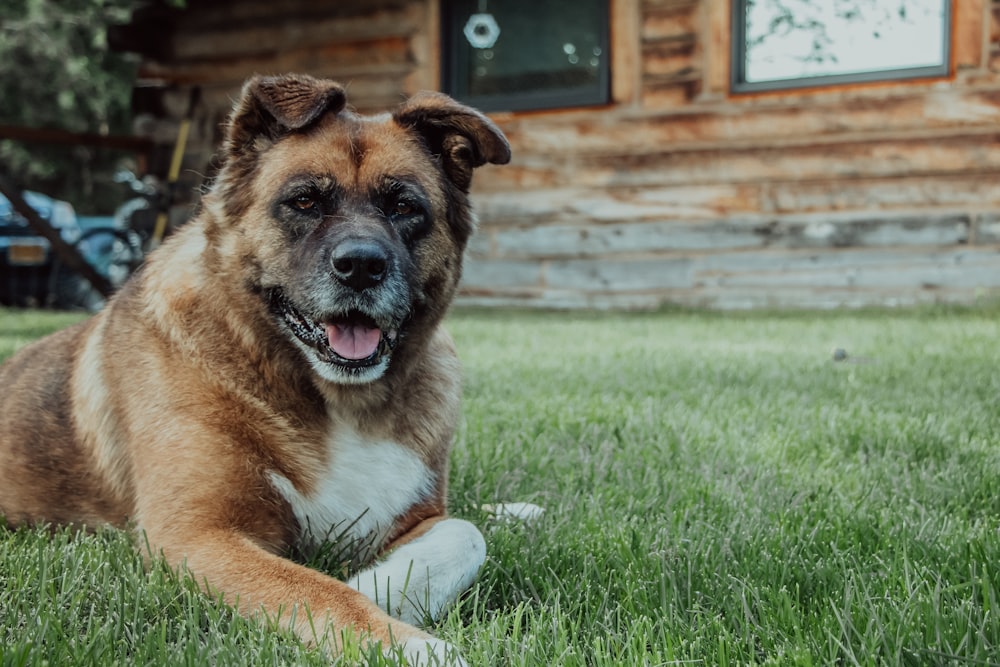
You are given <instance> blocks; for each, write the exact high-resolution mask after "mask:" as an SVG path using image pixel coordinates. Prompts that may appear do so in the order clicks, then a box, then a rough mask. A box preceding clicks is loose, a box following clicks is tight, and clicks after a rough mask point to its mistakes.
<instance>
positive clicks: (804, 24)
mask: <svg viewBox="0 0 1000 667" xmlns="http://www.w3.org/2000/svg"><path fill="white" fill-rule="evenodd" d="M949 8H950V0H734V2H733V11H734V18H735V19H736V20H734V27H735V32H734V35H733V39H734V51H733V57H734V63H733V64H734V87H735V88H736V90H755V89H777V88H790V87H799V86H803V85H823V84H824V83H840V82H850V81H870V80H880V79H894V78H912V77H919V76H941V75H944V74H947V72H948V44H949V40H948V36H949V35H948V33H949V15H948V13H949Z"/></svg>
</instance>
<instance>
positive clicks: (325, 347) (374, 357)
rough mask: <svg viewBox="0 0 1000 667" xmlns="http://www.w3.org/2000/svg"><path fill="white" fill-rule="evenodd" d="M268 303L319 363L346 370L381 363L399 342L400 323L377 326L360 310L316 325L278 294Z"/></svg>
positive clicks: (270, 298) (270, 296)
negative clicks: (315, 355) (316, 356)
mask: <svg viewBox="0 0 1000 667" xmlns="http://www.w3.org/2000/svg"><path fill="white" fill-rule="evenodd" d="M269 302H270V305H271V310H272V312H274V314H275V315H276V316H278V317H280V318H281V320H282V321H284V323H285V324H286V325H287V326H288V328H289V330H290V331H291V332H292V334H294V335H295V337H296V338H297V339H299V341H301V342H302V343H303V344H304V345H306V346H307V347H309V348H310V349H312V350H313V351H315V352H316V353H317V355H318V357H319V359H320V360H321V361H323V362H326V363H328V364H333V365H335V366H339V367H341V368H343V369H345V370H353V369H363V368H367V367H370V366H375V365H377V364H379V363H381V362H382V360H383V359H384V358H386V357H388V356H389V355H390V354H392V351H393V350H394V349H395V347H396V344H397V343H398V342H399V326H400V323H392V322H381V323H380V322H376V321H375V318H373V317H372V316H370V315H368V314H366V313H363V312H361V311H360V310H350V311H348V312H346V313H345V314H343V315H337V316H330V317H325V318H323V319H322V320H321V321H316V320H314V319H312V318H311V317H309V316H307V315H306V314H305V313H303V312H302V311H301V310H299V309H298V308H297V307H295V305H294V304H293V303H292V302H291V301H290V300H289V299H288V297H287V296H285V294H284V293H283V292H282V291H280V290H277V289H275V290H272V291H271V292H270V295H269Z"/></svg>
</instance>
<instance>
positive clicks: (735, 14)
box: [729, 0, 955, 94]
mask: <svg viewBox="0 0 1000 667" xmlns="http://www.w3.org/2000/svg"><path fill="white" fill-rule="evenodd" d="M746 2H747V0H731V2H730V5H729V8H730V31H729V44H730V53H729V90H730V92H731V93H733V94H741V93H760V92H780V91H790V92H794V91H796V90H800V89H802V88H821V87H822V88H825V87H828V86H843V85H848V84H855V83H876V82H894V81H910V80H913V79H943V78H947V77H948V76H950V75H951V71H952V59H953V52H954V49H953V43H952V32H953V26H954V22H955V16H954V14H955V8H954V4H953V3H952V2H951V1H950V0H944V8H945V12H944V22H943V25H942V26H941V30H942V32H943V35H942V38H943V39H942V49H941V50H942V52H943V53H942V55H943V56H944V57H943V58H942V61H943V62H942V64H940V65H927V66H923V67H905V68H896V69H883V70H877V71H869V72H851V73H846V74H823V75H814V76H805V77H801V78H797V79H772V80H768V81H753V82H750V81H745V80H744V79H745V78H746V51H747V48H746V45H747V34H746V32H747V25H746V23H747V21H746Z"/></svg>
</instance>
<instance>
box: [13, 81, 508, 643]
mask: <svg viewBox="0 0 1000 667" xmlns="http://www.w3.org/2000/svg"><path fill="white" fill-rule="evenodd" d="M344 105H345V97H344V92H343V90H342V89H341V87H340V86H339V85H337V84H335V83H333V82H328V81H319V80H316V79H312V78H310V77H305V76H286V77H276V78H266V79H264V78H256V79H253V80H251V81H250V82H248V84H247V85H246V87H245V88H244V93H243V95H242V97H241V98H240V100H239V102H238V103H237V105H236V108H235V110H234V112H233V116H232V117H231V119H230V122H229V125H228V127H227V139H226V144H225V146H224V149H223V154H222V158H223V166H222V169H221V172H220V175H219V177H218V179H217V181H216V182H215V184H214V185H213V187H212V189H211V191H210V192H209V193H208V194H207V195H206V197H205V200H204V203H203V210H202V212H201V213H200V214H199V215H198V216H197V218H196V219H195V220H194V221H192V222H191V223H189V224H188V225H186V226H185V227H183V228H182V229H181V230H180V231H179V232H178V233H177V234H175V235H174V236H173V237H172V238H171V239H170V240H169V241H168V242H167V243H166V244H164V246H163V247H162V248H161V249H160V250H158V251H157V252H156V253H154V254H153V255H152V256H151V257H150V258H149V260H148V262H147V264H146V266H145V267H144V268H143V270H142V271H141V272H140V273H139V274H138V275H137V276H135V277H134V278H133V280H132V281H131V282H130V283H129V284H128V285H127V286H126V287H125V288H124V289H123V291H122V292H121V293H120V294H118V295H117V297H116V298H114V299H113V300H112V301H111V302H110V303H109V305H108V306H107V307H106V308H105V309H104V310H103V311H102V312H101V313H99V314H98V315H96V316H95V317H94V318H92V319H91V320H89V321H87V322H85V323H83V324H81V325H78V326H75V327H73V328H71V329H67V330H65V331H62V332H59V333H57V334H54V335H52V336H50V337H48V338H45V339H43V340H41V341H39V342H36V343H34V344H32V345H29V346H28V347H26V348H24V349H23V350H21V351H20V352H19V353H18V354H17V355H15V356H14V357H13V358H12V359H10V360H9V361H8V362H7V363H6V364H5V365H3V366H2V367H0V386H2V387H3V388H4V390H3V393H2V394H0V514H2V515H4V516H5V517H6V520H7V522H8V523H10V524H19V523H25V522H28V523H39V522H51V523H57V524H64V523H77V524H86V525H91V526H93V525H96V524H100V523H109V524H113V525H117V526H123V525H125V524H126V523H127V522H130V521H131V522H135V525H137V526H138V527H139V528H140V529H141V530H143V531H145V536H146V539H147V540H148V542H149V544H150V545H151V546H152V547H153V549H154V550H155V551H156V552H161V551H162V553H163V555H164V556H165V557H166V558H167V559H168V561H169V562H171V563H173V564H175V565H180V564H182V563H186V565H187V567H188V568H190V570H191V571H192V572H193V574H194V575H195V577H196V578H197V580H198V581H204V582H207V585H208V587H209V588H210V589H211V590H212V591H213V592H220V593H222V594H223V595H224V597H225V599H226V600H228V601H230V602H236V600H237V598H238V599H239V607H240V610H241V611H243V612H244V613H247V614H249V615H255V614H257V613H260V612H261V611H262V612H264V613H265V614H267V615H269V616H270V617H276V616H277V615H278V613H279V610H284V613H283V614H282V622H283V623H285V624H286V625H291V621H290V620H289V618H290V615H289V613H288V612H289V610H290V609H292V608H297V609H301V608H303V607H307V608H308V610H309V611H310V612H311V613H312V615H313V616H314V618H315V620H318V621H320V623H318V624H317V625H316V627H319V628H322V627H324V626H323V624H322V621H323V620H327V621H329V622H330V630H329V635H328V636H326V637H320V638H319V639H330V638H334V639H335V638H336V636H337V632H338V631H339V630H340V629H342V628H345V627H353V628H355V629H356V630H358V631H360V632H362V633H369V634H370V636H371V637H372V638H373V639H375V640H381V641H383V642H388V641H389V638H390V634H391V635H392V637H394V638H395V639H396V640H400V639H407V638H412V637H425V636H426V635H424V634H423V633H422V632H421V631H419V630H417V629H416V628H413V627H411V626H409V625H406V624H404V623H402V622H400V621H397V620H394V619H392V618H390V617H389V616H387V615H386V614H385V613H384V612H383V611H381V610H380V609H379V608H378V607H377V606H376V605H375V604H374V603H373V602H371V601H370V600H368V599H367V598H366V597H365V596H364V595H362V594H361V593H358V592H357V591H355V590H353V589H351V588H350V587H348V586H347V585H345V584H344V583H342V582H340V581H337V580H334V579H332V578H330V577H328V576H326V575H323V574H321V573H319V572H316V571H313V570H310V569H307V568H305V567H303V566H301V565H298V564H295V563H293V562H291V561H290V560H287V559H285V558H284V557H283V554H285V553H286V552H287V550H288V548H289V547H290V545H291V544H292V543H293V542H294V541H295V540H296V539H297V538H298V537H299V536H300V534H301V529H302V526H299V525H298V522H297V521H296V518H295V515H294V514H293V511H292V507H291V506H290V504H289V502H288V501H287V500H286V499H285V497H283V496H282V494H281V493H280V492H279V491H278V490H276V488H275V486H274V484H273V483H272V482H271V481H270V480H271V478H270V477H269V475H272V474H280V475H281V476H283V477H284V478H285V479H287V480H288V481H289V482H290V483H291V484H292V485H293V486H294V487H295V489H296V490H297V491H298V492H300V493H302V494H304V495H307V496H308V495H309V494H310V493H313V492H314V491H315V490H316V485H317V484H318V483H319V482H318V478H317V474H318V473H317V471H318V470H322V469H324V468H326V467H330V466H331V465H333V466H335V465H336V464H337V463H336V461H331V460H330V457H331V456H332V454H331V449H330V444H329V442H328V440H327V438H328V437H329V434H330V433H333V432H336V431H335V430H334V429H335V427H336V426H337V425H339V424H347V425H349V426H350V428H351V429H353V430H354V431H355V432H357V433H359V434H361V436H362V437H364V438H365V439H366V441H368V440H371V441H376V440H388V441H392V442H393V443H399V444H401V445H402V446H404V447H406V448H408V450H409V451H412V452H415V453H416V455H417V456H418V457H419V460H421V461H422V462H423V464H424V465H425V466H426V467H427V469H428V470H429V471H430V472H431V473H432V478H433V480H434V481H433V487H432V488H431V490H430V491H429V492H428V493H426V494H424V496H423V497H422V498H421V500H420V501H419V502H417V503H415V504H414V505H413V506H411V507H410V509H409V510H407V511H405V512H403V513H402V514H400V515H399V516H398V517H396V519H395V525H394V526H392V527H391V530H388V531H387V532H386V534H385V536H384V537H385V540H386V543H387V544H388V543H390V542H391V543H394V544H404V543H406V542H407V541H409V540H412V539H414V538H416V537H418V536H419V535H422V534H424V533H425V532H426V531H427V530H428V528H429V527H430V526H432V525H433V523H434V522H435V521H437V520H439V519H440V518H442V517H443V516H444V515H445V497H446V480H447V461H448V450H449V446H450V441H451V437H452V434H453V430H454V427H455V422H456V418H457V413H458V400H459V377H458V370H459V369H458V364H457V360H456V357H455V350H454V347H453V345H452V344H451V341H450V339H449V338H448V335H447V334H446V333H445V332H444V331H443V329H441V327H440V322H441V319H442V318H443V316H444V314H445V311H446V309H447V308H448V305H449V303H450V301H451V298H452V295H453V293H454V291H455V287H456V285H457V283H458V280H459V277H460V273H461V260H462V254H463V251H464V248H465V244H466V241H467V240H468V237H469V235H470V234H471V232H472V229H473V222H472V220H471V217H470V211H469V205H468V200H467V195H466V192H467V189H468V186H469V183H470V179H471V175H472V170H473V169H474V168H475V167H478V166H480V165H482V164H484V163H486V162H494V163H502V162H506V161H507V159H508V158H509V148H508V147H507V143H506V140H505V139H504V138H503V135H502V134H500V132H499V131H498V130H497V129H496V128H495V127H494V126H493V124H492V123H491V122H490V121H489V120H487V119H486V118H485V117H483V116H482V115H480V114H478V113H477V112H475V111H473V110H471V109H468V108H466V107H463V106H461V105H459V104H457V103H455V102H454V101H452V100H450V99H449V98H447V97H445V96H442V95H437V94H424V95H421V96H417V97H415V98H413V99H411V100H410V101H408V102H406V103H404V104H403V105H402V106H401V107H400V108H399V109H397V110H396V112H395V113H394V114H393V115H391V116H390V115H385V116H381V117H376V118H368V117H360V116H356V115H355V114H353V113H351V112H349V111H347V110H345V108H344ZM300 175H305V176H306V177H307V178H308V179H311V180H309V182H310V183H318V184H319V185H320V186H322V187H325V185H324V184H327V183H336V185H337V188H338V190H337V195H336V197H333V196H332V195H331V197H330V199H329V202H328V200H327V199H323V200H322V203H323V205H328V206H330V207H333V208H331V210H330V211H327V214H326V215H324V216H323V218H322V219H321V220H320V219H317V222H316V224H315V225H312V224H301V221H300V220H299V219H298V218H296V217H295V215H298V214H294V215H293V214H289V213H288V212H287V211H289V210H291V209H289V208H288V205H287V202H285V203H282V201H283V200H282V199H281V197H282V196H283V195H282V194H281V192H279V191H278V189H280V188H281V187H283V184H286V183H288V182H289V179H295V178H297V177H298V176H300ZM386 178H393V179H400V180H404V181H406V182H407V183H412V184H415V187H418V188H419V189H421V191H422V192H423V193H425V194H426V203H427V207H428V208H427V211H426V217H427V218H428V223H429V224H428V225H427V229H426V232H425V233H424V232H421V233H422V234H423V235H422V236H420V237H419V238H416V240H410V241H407V242H406V243H404V242H403V241H401V240H400V239H399V238H397V236H399V234H396V232H394V231H391V230H390V231H385V230H387V229H389V227H388V226H387V225H388V223H386V222H385V220H384V219H383V218H382V217H380V216H382V215H383V214H385V211H383V210H381V209H380V208H379V206H378V205H376V203H377V202H376V203H373V202H372V196H373V195H372V194H371V193H372V192H375V191H376V190H377V189H378V188H379V187H382V186H381V185H380V183H382V181H384V180H385V179H386ZM324 196H325V195H324ZM380 201H381V200H380ZM289 221H291V222H289ZM355 228H356V230H361V231H359V232H358V233H364V234H368V233H369V232H371V233H373V234H375V235H376V236H377V238H379V239H383V240H384V243H385V245H386V247H390V248H391V249H392V251H393V252H395V253H399V254H401V255H405V256H402V257H399V258H398V259H399V262H400V264H401V265H404V264H405V266H406V267H408V268H407V273H406V275H405V279H406V282H407V285H408V287H409V292H408V294H409V303H408V304H406V305H407V308H408V314H407V316H406V319H405V321H404V324H402V325H401V333H400V341H399V344H398V346H397V348H396V349H395V350H394V351H393V352H392V354H391V358H390V360H389V364H388V367H387V368H386V370H385V372H384V374H383V375H381V376H380V377H378V378H376V379H373V380H371V381H367V382H361V383H355V384H343V383H338V382H331V381H328V380H327V379H324V378H323V377H320V376H319V375H317V373H316V372H315V371H314V370H313V368H311V367H310V365H309V364H308V363H306V361H305V358H304V353H303V351H302V350H300V349H299V348H297V347H296V346H295V345H294V344H293V341H292V340H290V335H289V333H288V332H287V331H286V330H283V329H282V325H281V324H280V318H279V317H278V315H276V314H275V312H274V311H273V309H272V308H271V307H270V306H269V302H268V294H269V293H270V292H269V290H271V289H272V288H275V287H280V288H282V289H285V290H287V291H290V292H292V291H295V290H299V291H301V292H302V294H304V295H305V298H307V299H316V300H322V299H325V298H327V296H326V295H325V294H324V292H323V290H319V289H308V288H307V285H308V284H310V281H320V280H321V279H322V280H327V279H328V276H320V277H318V278H317V277H316V276H317V274H322V273H323V271H324V270H325V269H324V268H323V267H324V266H326V264H324V261H325V258H326V257H327V255H326V253H328V252H329V247H330V246H331V244H333V243H335V242H336V240H337V239H338V238H339V236H338V235H343V234H347V233H348V232H349V231H350V230H354V229H355ZM345 230H347V231H345ZM351 233H353V232H351ZM379 234H381V236H378V235H379ZM404 246H405V247H404ZM393 257H394V258H395V257H396V255H393ZM317 284H319V283H317ZM324 284H325V283H324ZM317 321H318V320H317ZM383 546H384V545H383ZM303 618H304V614H301V613H300V614H299V619H300V620H299V622H297V623H296V624H295V625H296V627H295V629H296V630H297V631H298V632H299V633H300V634H301V635H302V636H303V637H304V638H305V639H307V640H311V639H314V638H313V637H312V631H311V630H310V629H309V626H308V624H307V623H304V622H303V621H302V619H303Z"/></svg>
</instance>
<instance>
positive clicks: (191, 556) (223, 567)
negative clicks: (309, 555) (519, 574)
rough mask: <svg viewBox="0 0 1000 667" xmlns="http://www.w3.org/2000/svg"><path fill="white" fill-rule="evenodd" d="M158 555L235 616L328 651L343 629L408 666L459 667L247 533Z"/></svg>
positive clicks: (428, 642) (435, 645)
mask: <svg viewBox="0 0 1000 667" xmlns="http://www.w3.org/2000/svg"><path fill="white" fill-rule="evenodd" d="M470 526H471V524H470ZM473 530H474V528H473ZM480 540H482V538H480ZM154 543H155V542H154ZM160 544H161V546H163V544H162V542H160ZM162 551H163V554H164V555H165V556H166V557H167V559H168V560H169V561H171V562H175V563H176V562H181V561H182V562H184V564H185V565H186V567H187V569H188V570H189V571H190V572H191V574H192V575H193V576H194V577H195V579H196V580H197V581H198V582H199V583H200V584H201V585H202V586H203V587H204V588H206V589H207V590H208V591H209V592H210V593H211V594H219V593H221V594H222V595H223V596H224V600H225V601H226V602H227V603H230V604H233V605H235V606H236V607H237V609H238V611H239V612H240V614H242V615H244V616H248V617H251V618H253V617H257V616H260V615H261V614H263V616H264V617H265V618H266V619H267V621H268V622H271V623H276V624H277V625H279V626H280V627H283V628H287V629H290V630H292V631H294V632H295V633H296V634H297V635H299V637H300V638H302V640H303V641H305V642H306V643H308V644H316V645H319V646H323V647H324V648H326V649H327V650H329V651H331V653H333V654H338V653H339V652H340V650H341V649H340V642H341V641H342V637H341V632H342V631H343V630H345V629H351V630H353V631H354V632H355V633H357V635H358V636H359V637H360V638H361V639H362V640H363V641H378V642H381V644H382V649H383V650H384V651H387V652H388V651H390V647H391V646H392V645H393V644H395V645H398V646H399V647H401V649H402V651H403V653H404V655H405V656H406V658H407V661H408V663H409V664H410V665H411V666H412V667H417V666H423V665H434V664H438V665H465V663H464V662H463V661H462V660H461V658H460V657H459V656H458V653H457V650H456V649H455V648H454V647H453V646H451V645H450V644H448V643H447V642H444V641H441V640H438V639H435V638H433V637H431V636H430V635H428V634H427V633H425V632H423V631H421V630H419V629H417V628H416V627H413V625H410V624H407V623H406V622H403V621H400V620H397V619H394V618H391V617H390V616H388V615H387V614H386V613H385V612H384V611H382V609H380V608H379V606H378V605H376V604H375V603H374V602H373V601H372V600H370V599H369V598H368V597H366V596H365V595H363V594H362V593H359V592H358V591H357V590H356V589H354V588H352V587H350V586H349V585H348V584H346V583H344V582H342V581H339V580H337V579H334V578H332V577H329V576H326V575H325V574H322V573H321V572H318V571H316V570H313V569H310V568H307V567H305V566H302V565H298V564H296V563H293V562H292V561H290V560H287V559H285V558H282V557H280V556H277V555H275V554H272V553H270V552H268V551H265V550H264V549H262V548H260V547H259V546H258V545H256V544H255V543H254V542H253V540H252V539H251V538H249V537H247V536H243V535H240V534H238V533H232V532H227V531H212V532H210V533H208V534H206V533H202V534H201V535H200V536H199V540H198V541H197V543H192V542H186V543H182V544H178V543H174V544H172V545H170V546H169V547H168V546H163V549H162ZM181 554H183V555H184V557H183V558H180V555H181ZM480 560H481V559H480Z"/></svg>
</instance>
